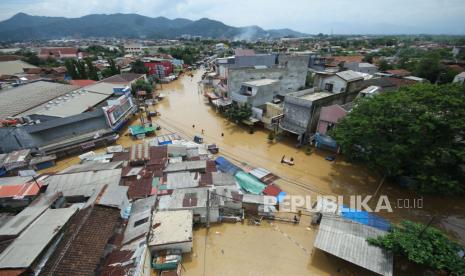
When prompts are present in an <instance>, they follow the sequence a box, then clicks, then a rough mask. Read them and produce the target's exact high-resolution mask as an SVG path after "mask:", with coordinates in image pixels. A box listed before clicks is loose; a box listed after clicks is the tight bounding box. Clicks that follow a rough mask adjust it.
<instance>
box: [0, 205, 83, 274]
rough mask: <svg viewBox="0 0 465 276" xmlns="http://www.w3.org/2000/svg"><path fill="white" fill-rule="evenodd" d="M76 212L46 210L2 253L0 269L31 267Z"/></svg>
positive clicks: (70, 209)
mask: <svg viewBox="0 0 465 276" xmlns="http://www.w3.org/2000/svg"><path fill="white" fill-rule="evenodd" d="M76 211H77V208H62V209H48V210H47V211H46V212H45V213H44V214H43V215H42V216H40V217H39V219H37V221H35V222H33V223H32V225H31V226H30V227H29V228H28V229H26V230H25V231H24V233H22V234H21V235H20V236H19V237H18V238H16V240H15V241H14V242H13V243H12V244H11V245H10V246H9V247H8V248H7V249H5V251H3V253H2V254H1V255H0V268H28V267H29V266H31V265H32V264H33V263H34V261H36V259H37V258H38V257H39V255H40V254H41V253H42V251H43V250H44V249H45V248H46V247H47V246H48V245H49V244H50V243H51V242H52V240H53V239H54V237H55V236H56V235H57V234H58V233H59V232H60V229H61V228H62V227H63V226H64V225H65V224H66V223H67V222H68V220H69V219H70V218H71V216H73V215H74V214H75V213H76ZM37 233H40V235H38V234H37Z"/></svg>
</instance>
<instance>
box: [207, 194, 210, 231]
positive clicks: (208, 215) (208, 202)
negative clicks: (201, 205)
mask: <svg viewBox="0 0 465 276" xmlns="http://www.w3.org/2000/svg"><path fill="white" fill-rule="evenodd" d="M208 228H210V190H207V229H208Z"/></svg>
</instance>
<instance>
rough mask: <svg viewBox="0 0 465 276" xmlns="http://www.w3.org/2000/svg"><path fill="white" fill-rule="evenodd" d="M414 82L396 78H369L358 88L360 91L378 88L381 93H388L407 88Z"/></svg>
mask: <svg viewBox="0 0 465 276" xmlns="http://www.w3.org/2000/svg"><path fill="white" fill-rule="evenodd" d="M415 83H416V81H414V80H408V79H402V78H396V77H382V78H371V79H368V80H364V81H363V82H362V83H361V84H360V86H361V88H362V89H366V88H368V87H370V86H376V87H380V89H381V91H382V92H389V91H393V90H397V89H398V88H400V87H403V86H409V85H413V84H415Z"/></svg>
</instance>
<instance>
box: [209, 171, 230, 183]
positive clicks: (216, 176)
mask: <svg viewBox="0 0 465 276" xmlns="http://www.w3.org/2000/svg"><path fill="white" fill-rule="evenodd" d="M211 174H212V182H213V185H215V186H232V185H234V186H235V185H236V179H235V178H234V176H232V175H230V174H227V173H223V172H212V173H211Z"/></svg>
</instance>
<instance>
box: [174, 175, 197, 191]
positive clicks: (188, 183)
mask: <svg viewBox="0 0 465 276" xmlns="http://www.w3.org/2000/svg"><path fill="white" fill-rule="evenodd" d="M166 177H167V181H166V183H167V185H166V187H167V189H168V190H172V189H183V188H194V187H198V186H199V179H200V175H199V174H198V173H190V172H176V173H168V174H167V175H166Z"/></svg>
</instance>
